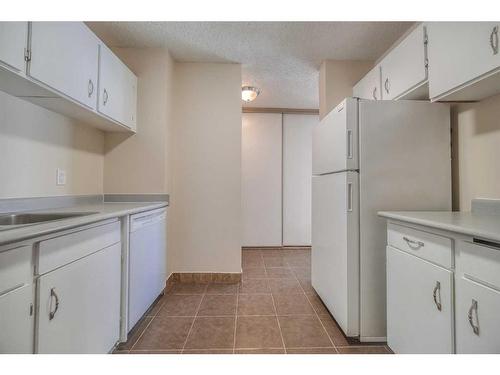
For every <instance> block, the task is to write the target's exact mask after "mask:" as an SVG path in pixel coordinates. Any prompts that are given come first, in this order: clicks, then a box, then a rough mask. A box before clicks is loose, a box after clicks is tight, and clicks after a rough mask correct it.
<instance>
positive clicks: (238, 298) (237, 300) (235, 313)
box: [233, 288, 240, 354]
mask: <svg viewBox="0 0 500 375" xmlns="http://www.w3.org/2000/svg"><path fill="white" fill-rule="evenodd" d="M239 300H240V294H239V288H238V289H237V290H236V311H235V312H234V336H233V354H235V351H236V327H237V326H238V303H239Z"/></svg>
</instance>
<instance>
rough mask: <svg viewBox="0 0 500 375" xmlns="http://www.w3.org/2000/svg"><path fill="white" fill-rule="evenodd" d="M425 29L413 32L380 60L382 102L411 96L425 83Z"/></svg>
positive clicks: (421, 26) (420, 28)
mask: <svg viewBox="0 0 500 375" xmlns="http://www.w3.org/2000/svg"><path fill="white" fill-rule="evenodd" d="M425 58H426V52H425V29H424V26H423V25H420V26H418V27H417V28H416V29H415V30H413V31H412V32H411V33H410V34H409V35H408V36H407V37H406V38H405V39H404V40H403V41H402V42H401V43H400V44H398V46H396V47H395V48H394V49H393V50H392V51H390V52H389V54H388V55H387V56H386V57H385V58H384V59H383V60H382V62H381V63H380V65H381V72H382V91H383V98H384V100H392V99H396V98H398V97H400V96H402V95H405V94H406V95H411V92H412V91H413V90H415V89H416V88H418V87H420V86H421V85H422V84H425V82H426V81H427V68H426V62H425Z"/></svg>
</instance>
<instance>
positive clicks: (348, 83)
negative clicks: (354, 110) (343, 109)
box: [319, 60, 373, 119]
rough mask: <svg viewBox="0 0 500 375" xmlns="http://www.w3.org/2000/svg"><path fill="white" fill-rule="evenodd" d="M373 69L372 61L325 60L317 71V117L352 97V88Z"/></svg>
mask: <svg viewBox="0 0 500 375" xmlns="http://www.w3.org/2000/svg"><path fill="white" fill-rule="evenodd" d="M372 67H373V61H363V60H325V61H323V62H322V63H321V67H320V70H319V117H320V119H322V118H323V117H325V115H326V114H327V113H328V112H330V111H331V110H332V109H333V108H335V107H336V106H337V104H339V103H340V102H341V101H342V100H343V99H344V98H346V97H348V96H352V87H353V86H354V85H355V84H356V83H357V82H358V81H359V80H360V79H361V78H363V76H364V75H365V74H366V73H368V71H369V70H370V69H371V68H372Z"/></svg>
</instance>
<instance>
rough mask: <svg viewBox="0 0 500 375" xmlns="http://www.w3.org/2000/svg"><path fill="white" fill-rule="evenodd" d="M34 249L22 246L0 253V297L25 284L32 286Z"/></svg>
mask: <svg viewBox="0 0 500 375" xmlns="http://www.w3.org/2000/svg"><path fill="white" fill-rule="evenodd" d="M32 255H33V254H32V247H31V246H22V247H18V248H17V249H12V250H7V251H4V252H2V253H0V295H1V294H4V293H6V292H8V291H9V290H13V289H15V288H17V287H20V286H23V285H25V284H31V282H32V279H33V271H32V268H31V260H32Z"/></svg>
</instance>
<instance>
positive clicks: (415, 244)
mask: <svg viewBox="0 0 500 375" xmlns="http://www.w3.org/2000/svg"><path fill="white" fill-rule="evenodd" d="M403 240H405V241H406V243H407V244H408V246H409V247H410V249H413V250H418V249H420V248H421V247H424V246H425V244H424V243H423V242H422V241H415V240H410V239H409V238H408V237H403Z"/></svg>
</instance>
